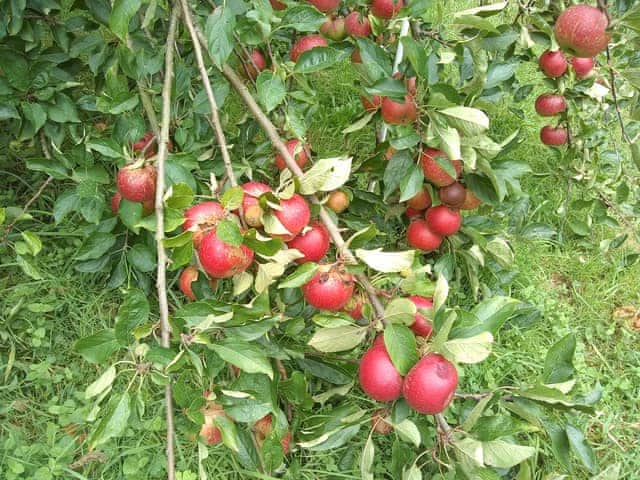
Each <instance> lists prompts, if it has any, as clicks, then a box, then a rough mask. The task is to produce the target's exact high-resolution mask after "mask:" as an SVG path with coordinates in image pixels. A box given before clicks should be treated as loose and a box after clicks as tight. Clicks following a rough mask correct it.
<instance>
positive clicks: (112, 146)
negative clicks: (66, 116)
mask: <svg viewBox="0 0 640 480" xmlns="http://www.w3.org/2000/svg"><path fill="white" fill-rule="evenodd" d="M87 148H88V149H89V150H95V151H96V152H98V153H100V154H101V155H104V156H105V157H109V158H121V157H122V148H121V147H120V145H119V144H118V143H117V142H116V141H115V140H114V139H112V138H94V139H93V140H91V141H89V142H87Z"/></svg>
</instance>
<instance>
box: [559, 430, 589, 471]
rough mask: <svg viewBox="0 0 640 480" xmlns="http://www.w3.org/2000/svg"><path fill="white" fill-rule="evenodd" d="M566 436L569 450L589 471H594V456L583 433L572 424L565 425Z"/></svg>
mask: <svg viewBox="0 0 640 480" xmlns="http://www.w3.org/2000/svg"><path fill="white" fill-rule="evenodd" d="M565 430H566V432H567V438H568V439H569V446H570V447H571V451H572V452H573V453H574V455H575V456H576V457H578V459H579V460H580V462H582V465H584V467H585V468H586V469H587V470H589V471H590V472H591V473H595V472H596V456H595V453H594V452H593V449H592V448H591V446H590V445H589V444H588V443H587V441H586V439H585V438H584V435H583V433H582V432H581V431H580V430H579V429H577V428H576V427H574V426H573V425H567V427H566V429H565Z"/></svg>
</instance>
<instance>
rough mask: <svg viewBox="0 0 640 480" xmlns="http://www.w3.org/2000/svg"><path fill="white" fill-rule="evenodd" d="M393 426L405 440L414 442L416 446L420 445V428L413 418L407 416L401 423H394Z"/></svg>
mask: <svg viewBox="0 0 640 480" xmlns="http://www.w3.org/2000/svg"><path fill="white" fill-rule="evenodd" d="M393 428H394V430H395V431H396V432H397V433H398V435H399V436H400V437H401V438H402V439H403V440H406V441H409V442H411V443H413V444H414V445H415V446H416V448H418V447H419V446H420V442H421V436H420V430H418V427H417V426H416V424H415V423H413V422H412V421H411V420H409V419H408V418H405V419H404V420H402V421H401V422H399V423H394V424H393Z"/></svg>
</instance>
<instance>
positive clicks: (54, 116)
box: [47, 93, 80, 123]
mask: <svg viewBox="0 0 640 480" xmlns="http://www.w3.org/2000/svg"><path fill="white" fill-rule="evenodd" d="M47 115H48V116H49V119H50V120H52V121H54V122H57V123H66V122H74V123H77V122H79V121H80V118H79V117H78V110H77V109H76V105H75V103H73V101H72V100H71V99H70V98H69V97H67V96H66V95H65V94H64V93H57V94H56V97H55V103H54V104H53V105H49V106H48V107H47Z"/></svg>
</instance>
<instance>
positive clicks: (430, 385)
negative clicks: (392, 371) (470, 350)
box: [402, 353, 458, 415]
mask: <svg viewBox="0 0 640 480" xmlns="http://www.w3.org/2000/svg"><path fill="white" fill-rule="evenodd" d="M457 386H458V371H457V370H456V367H455V366H454V365H453V364H452V363H451V362H450V361H449V360H447V359H446V358H444V357H443V356H441V355H438V354H437V353H430V354H428V355H425V356H424V357H422V358H421V359H420V360H419V361H418V363H416V364H415V365H414V366H413V368H412V369H411V370H409V373H408V374H407V376H406V377H405V379H404V385H403V388H402V394H403V396H404V398H405V399H406V401H407V403H408V404H409V406H410V407H411V408H413V409H414V410H415V411H416V412H419V413H424V414H427V415H435V414H436V413H441V412H443V411H444V409H445V408H447V406H448V405H449V404H450V403H451V400H453V396H454V394H455V392H456V387H457Z"/></svg>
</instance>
